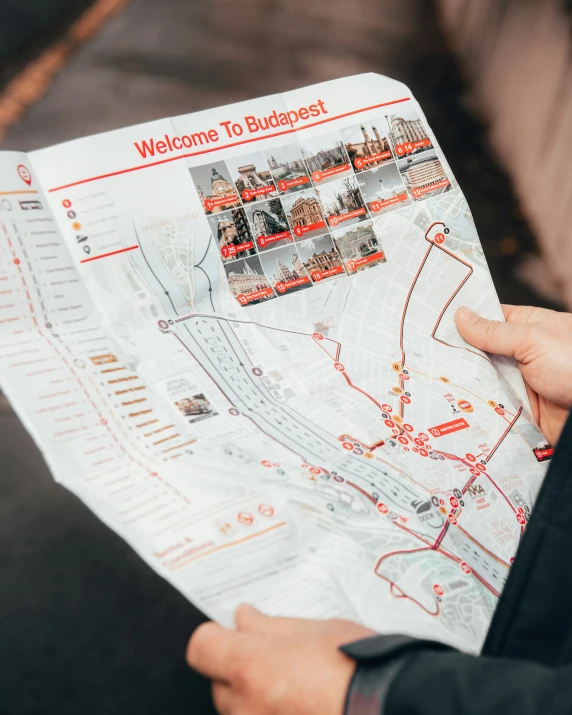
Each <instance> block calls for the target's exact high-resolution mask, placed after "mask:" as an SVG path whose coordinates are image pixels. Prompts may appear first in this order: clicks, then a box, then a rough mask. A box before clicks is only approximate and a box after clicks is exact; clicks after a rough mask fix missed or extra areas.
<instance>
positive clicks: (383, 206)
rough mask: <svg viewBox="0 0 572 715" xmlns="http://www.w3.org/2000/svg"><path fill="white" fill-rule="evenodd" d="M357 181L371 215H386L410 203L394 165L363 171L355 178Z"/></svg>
mask: <svg viewBox="0 0 572 715" xmlns="http://www.w3.org/2000/svg"><path fill="white" fill-rule="evenodd" d="M357 181H358V184H359V187H360V189H361V193H362V195H363V197H364V199H365V202H366V205H367V208H368V210H369V212H370V213H371V214H372V215H373V214H376V215H380V214H384V213H388V212H389V211H392V210H393V209H395V208H398V207H399V206H407V205H408V204H410V203H411V198H410V197H409V194H408V193H407V191H406V190H405V186H404V185H403V181H402V180H401V174H400V173H399V170H398V169H397V166H396V165H395V163H391V164H386V165H385V166H379V167H377V168H375V169H370V170H369V171H363V172H362V173H361V174H359V175H358V176H357Z"/></svg>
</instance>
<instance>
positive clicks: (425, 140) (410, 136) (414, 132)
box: [384, 102, 433, 158]
mask: <svg viewBox="0 0 572 715" xmlns="http://www.w3.org/2000/svg"><path fill="white" fill-rule="evenodd" d="M408 104H410V103H407V102H406V103H404V104H402V105H399V109H398V110H396V112H395V113H394V114H387V115H386V116H385V127H384V130H385V131H386V132H387V136H388V138H389V141H390V142H391V147H392V149H393V153H394V154H395V157H396V158H399V157H400V156H406V155H407V154H418V153H419V152H423V151H427V150H428V149H432V148H433V144H432V142H431V139H430V137H429V134H428V132H427V129H426V127H425V124H424V122H423V120H422V119H421V118H420V117H419V114H418V113H417V110H416V109H415V108H414V107H413V106H407V105H408Z"/></svg>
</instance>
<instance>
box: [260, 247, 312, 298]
mask: <svg viewBox="0 0 572 715" xmlns="http://www.w3.org/2000/svg"><path fill="white" fill-rule="evenodd" d="M260 261H261V262H262V267H263V268H264V272H265V273H266V275H267V276H268V279H269V280H270V283H271V284H272V286H273V287H274V289H275V290H276V293H277V295H286V294H289V293H296V292H297V291H299V290H304V289H305V288H311V287H312V279H311V278H310V276H309V275H308V271H307V270H306V269H305V268H304V264H303V263H302V261H301V260H300V256H299V255H298V253H297V251H296V246H294V245H293V246H284V247H283V248H277V249H276V250H274V251H266V253H261V254H260Z"/></svg>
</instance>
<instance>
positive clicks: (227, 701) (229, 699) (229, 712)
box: [212, 680, 236, 715]
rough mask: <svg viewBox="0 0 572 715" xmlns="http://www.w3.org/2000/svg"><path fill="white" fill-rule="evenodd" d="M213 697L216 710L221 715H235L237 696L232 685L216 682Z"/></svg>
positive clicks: (213, 686) (213, 687)
mask: <svg viewBox="0 0 572 715" xmlns="http://www.w3.org/2000/svg"><path fill="white" fill-rule="evenodd" d="M212 695H213V702H214V705H215V708H216V709H217V712H219V713H220V715H233V713H234V712H235V708H234V707H233V706H234V705H235V703H236V696H235V695H234V693H233V691H232V689H231V687H230V685H227V684H226V683H222V682H221V681H220V680H215V681H214V683H213V685H212Z"/></svg>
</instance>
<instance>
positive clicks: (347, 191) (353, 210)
mask: <svg viewBox="0 0 572 715" xmlns="http://www.w3.org/2000/svg"><path fill="white" fill-rule="evenodd" d="M316 194H317V196H318V199H319V201H320V205H321V207H322V212H323V214H324V216H325V218H326V221H327V223H328V226H330V227H331V228H332V229H334V228H336V227H339V226H340V225H341V224H345V225H346V226H351V225H352V224H356V223H360V222H361V221H366V220H367V219H368V218H369V216H368V213H367V208H366V205H365V201H364V199H363V196H362V195H361V191H360V189H359V184H358V181H357V177H356V176H355V175H354V174H352V175H351V176H347V177H346V178H345V179H337V181H332V182H330V183H329V184H327V185H325V186H320V187H319V188H316Z"/></svg>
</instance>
